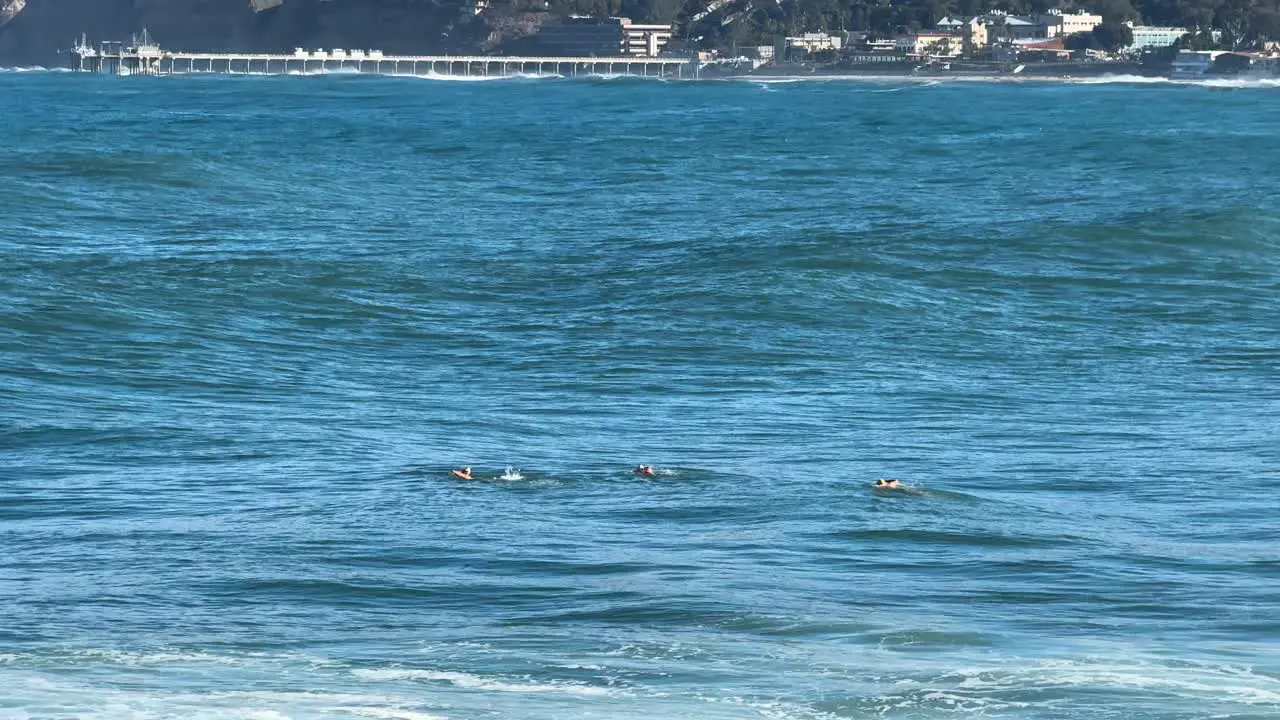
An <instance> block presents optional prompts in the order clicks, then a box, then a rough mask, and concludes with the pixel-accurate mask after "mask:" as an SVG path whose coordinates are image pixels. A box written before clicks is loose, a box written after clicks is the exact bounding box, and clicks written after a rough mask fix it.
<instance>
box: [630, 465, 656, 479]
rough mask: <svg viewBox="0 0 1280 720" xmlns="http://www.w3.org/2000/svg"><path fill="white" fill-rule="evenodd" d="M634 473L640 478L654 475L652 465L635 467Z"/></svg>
mask: <svg viewBox="0 0 1280 720" xmlns="http://www.w3.org/2000/svg"><path fill="white" fill-rule="evenodd" d="M634 472H635V474H636V475H639V476H640V477H653V476H654V475H655V474H656V473H655V472H654V470H653V466H652V465H637V466H636V469H635V471H634Z"/></svg>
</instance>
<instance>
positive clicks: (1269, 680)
mask: <svg viewBox="0 0 1280 720" xmlns="http://www.w3.org/2000/svg"><path fill="white" fill-rule="evenodd" d="M950 677H951V678H958V679H959V682H957V683H955V684H954V685H953V688H954V689H963V690H965V691H1012V690H1024V689H1027V688H1035V687H1041V688H1042V687H1063V686H1068V687H1090V688H1097V687H1104V688H1112V689H1118V690H1126V689H1128V690H1148V691H1156V692H1159V693H1163V694H1169V695H1175V696H1178V697H1184V698H1188V699H1195V700H1204V699H1206V698H1216V699H1218V700H1220V701H1227V702H1236V703H1242V704H1247V705H1266V706H1274V708H1275V709H1277V710H1280V679H1277V678H1274V677H1271V676H1269V675H1262V674H1258V673H1255V672H1253V670H1252V669H1251V668H1247V667H1240V666H1231V665H1213V664H1208V663H1189V662H1168V661H1158V660H1141V659H1135V660H1131V661H1115V660H1107V659H1100V658H1099V659H1094V658H1082V659H1062V660H1041V661H1038V662H1027V663H1026V664H1025V666H1024V667H1023V669H1020V670H1009V669H1008V668H1007V667H995V668H966V669H963V670H959V671H957V672H956V673H954V674H953V675H951V676H950ZM946 679H947V678H939V680H943V681H945V680H946ZM929 684H930V685H933V686H934V687H937V686H938V685H940V684H943V683H940V682H937V681H935V682H932V683H929Z"/></svg>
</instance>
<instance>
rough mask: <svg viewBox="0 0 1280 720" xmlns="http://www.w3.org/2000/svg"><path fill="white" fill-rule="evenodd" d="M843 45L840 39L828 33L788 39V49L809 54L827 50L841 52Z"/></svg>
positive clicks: (806, 34) (807, 34)
mask: <svg viewBox="0 0 1280 720" xmlns="http://www.w3.org/2000/svg"><path fill="white" fill-rule="evenodd" d="M841 45H842V43H841V42H840V37H839V36H836V35H828V34H826V33H805V34H803V35H800V36H797V37H789V38H787V47H788V48H790V49H792V50H803V51H804V52H808V53H816V52H823V51H825V50H839V49H840V46H841Z"/></svg>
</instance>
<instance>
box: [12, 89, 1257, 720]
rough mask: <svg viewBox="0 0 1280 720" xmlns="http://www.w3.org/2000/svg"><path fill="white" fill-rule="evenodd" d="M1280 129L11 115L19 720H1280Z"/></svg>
mask: <svg viewBox="0 0 1280 720" xmlns="http://www.w3.org/2000/svg"><path fill="white" fill-rule="evenodd" d="M1277 111H1280V93H1277V92H1276V91H1275V90H1274V89H1271V88H1265V87H1239V88H1212V87H1183V86H1168V85H1136V84H1132V83H1113V84H1107V83H1097V84H1094V83H1086V84H1064V83H1039V84H1038V83H1009V84H1000V83H990V84H986V83H954V84H951V83H942V84H934V85H929V84H913V83H902V82H892V81H883V82H843V81H833V82H814V81H804V82H790V83H760V82H683V83H679V82H658V81H631V80H576V81H557V80H545V81H533V80H512V81H500V82H444V81H439V82H436V81H425V80H420V79H412V78H396V79H390V78H368V77H332V76H329V77H239V78H226V77H191V78H102V77H86V76H75V75H59V74H47V73H24V74H0V268H2V269H0V546H2V547H3V548H4V552H3V553H0V718H5V719H6V720H7V719H11V718H12V719H15V720H16V719H19V718H21V719H27V718H81V717H84V718H87V717H94V718H132V719H150V718H254V719H257V720H264V719H267V720H278V719H280V718H296V719H299V720H302V719H306V720H310V719H313V718H384V719H387V720H424V719H426V718H448V719H450V720H469V719H487V718H533V719H542V718H547V719H552V718H555V719H560V718H698V719H701V718H709V719H713V720H717V719H721V718H734V719H738V718H770V719H774V720H793V719H794V720H832V719H838V718H943V717H955V716H960V717H976V716H982V717H996V718H1050V719H1059V718H1060V719H1063V720H1067V719H1071V720H1076V719H1084V718H1089V719H1094V718H1144V719H1150V720H1156V719H1159V720H1165V719H1175V718H1176V719H1187V720H1190V719H1192V718H1210V717H1212V718H1231V719H1234V720H1246V719H1259V720H1260V719H1262V718H1274V717H1276V716H1277V714H1280V653H1277V652H1276V651H1277V649H1278V648H1280V556H1278V549H1280V545H1278V544H1277V536H1278V535H1280V524H1278V523H1277V520H1276V518H1277V517H1278V516H1280V490H1278V489H1277V488H1278V486H1280V446H1278V443H1277V441H1278V440H1280V402H1278V400H1280V332H1278V331H1280V208H1278V207H1277V205H1276V203H1275V198H1276V197H1277V196H1280V175H1277V174H1276V172H1275V170H1276V168H1277V167H1280V145H1277V143H1276V134H1275V130H1276V121H1275V118H1276V115H1277ZM641 462H645V463H650V462H651V463H655V464H656V465H657V466H658V467H659V468H660V470H661V471H660V473H659V475H658V476H657V477H655V478H652V479H645V478H637V477H634V476H633V475H632V474H631V473H630V468H631V467H633V466H635V465H636V464H637V463H641ZM461 465H471V466H472V467H473V468H475V472H476V474H477V476H479V477H480V478H482V479H483V480H478V481H474V482H463V481H458V480H454V479H452V478H450V477H449V475H448V470H449V468H452V467H457V466H461ZM508 467H510V468H519V469H520V473H521V475H522V476H523V479H522V480H494V479H492V478H496V477H497V476H499V475H502V474H503V473H504V472H505V469H506V468H508ZM879 477H899V478H902V479H903V480H904V481H905V482H906V483H908V484H909V485H910V486H911V487H912V488H914V491H913V492H898V493H888V494H883V493H881V494H877V493H876V492H874V491H873V490H871V489H870V487H869V485H870V483H871V482H872V481H874V480H875V479H876V478H879Z"/></svg>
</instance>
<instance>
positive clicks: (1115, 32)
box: [1092, 22, 1133, 53]
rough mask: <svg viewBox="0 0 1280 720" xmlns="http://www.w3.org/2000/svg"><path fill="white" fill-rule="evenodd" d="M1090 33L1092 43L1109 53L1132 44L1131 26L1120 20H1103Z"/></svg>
mask: <svg viewBox="0 0 1280 720" xmlns="http://www.w3.org/2000/svg"><path fill="white" fill-rule="evenodd" d="M1092 34H1093V40H1094V43H1095V44H1096V45H1097V46H1098V47H1099V48H1101V49H1102V50H1106V51H1107V52H1111V53H1113V52H1115V51H1117V50H1119V49H1121V48H1127V47H1129V46H1130V45H1132V44H1133V28H1131V27H1129V26H1128V25H1125V24H1124V23H1120V22H1104V23H1102V24H1101V25H1099V26H1098V27H1096V28H1094V29H1093V33H1092Z"/></svg>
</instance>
